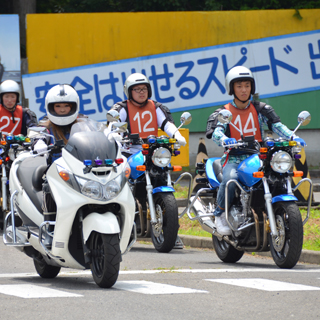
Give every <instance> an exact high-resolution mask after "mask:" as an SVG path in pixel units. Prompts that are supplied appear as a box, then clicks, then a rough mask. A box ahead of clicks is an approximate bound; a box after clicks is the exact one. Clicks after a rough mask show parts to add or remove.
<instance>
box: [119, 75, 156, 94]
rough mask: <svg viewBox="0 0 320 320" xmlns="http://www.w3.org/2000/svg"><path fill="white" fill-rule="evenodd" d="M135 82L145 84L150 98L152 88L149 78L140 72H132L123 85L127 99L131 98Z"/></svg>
mask: <svg viewBox="0 0 320 320" xmlns="http://www.w3.org/2000/svg"><path fill="white" fill-rule="evenodd" d="M137 84H145V85H146V86H147V88H148V98H151V96H152V90H151V86H150V82H149V79H148V78H147V77H146V76H145V75H143V74H142V73H133V74H131V75H130V76H129V77H128V78H127V80H126V82H125V83H124V86H123V91H124V93H125V94H126V96H127V97H128V99H132V89H133V86H135V85H137Z"/></svg>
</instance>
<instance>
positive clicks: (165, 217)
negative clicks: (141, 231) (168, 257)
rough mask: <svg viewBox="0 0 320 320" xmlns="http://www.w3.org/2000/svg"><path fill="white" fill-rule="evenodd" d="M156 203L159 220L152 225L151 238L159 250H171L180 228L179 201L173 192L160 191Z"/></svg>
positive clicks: (157, 218) (155, 199) (156, 196)
mask: <svg viewBox="0 0 320 320" xmlns="http://www.w3.org/2000/svg"><path fill="white" fill-rule="evenodd" d="M154 204H155V212H156V220H157V222H156V224H154V225H153V226H152V230H151V239H152V242H153V245H154V247H155V248H156V250H157V251H159V252H170V251H171V250H172V249H173V247H174V245H175V242H176V239H177V235H178V229H179V221H178V206H177V201H176V199H175V197H174V195H173V194H172V193H158V194H156V195H155V197H154Z"/></svg>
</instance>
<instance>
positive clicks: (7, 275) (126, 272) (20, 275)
mask: <svg viewBox="0 0 320 320" xmlns="http://www.w3.org/2000/svg"><path fill="white" fill-rule="evenodd" d="M246 272H249V273H254V272H257V273H320V269H303V270H302V269H280V268H279V269H276V268H275V269H266V268H239V269H238V268H235V269H159V270H158V269H157V270H123V271H120V274H121V275H129V274H156V273H246ZM88 275H89V276H91V271H90V270H84V271H83V270H74V271H68V272H60V273H59V275H58V277H62V276H65V277H72V276H73V277H79V276H88ZM26 277H38V274H37V273H3V274H0V278H11V279H12V278H26Z"/></svg>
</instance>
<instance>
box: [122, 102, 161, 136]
mask: <svg viewBox="0 0 320 320" xmlns="http://www.w3.org/2000/svg"><path fill="white" fill-rule="evenodd" d="M127 106H128V116H129V122H130V128H131V133H139V136H140V138H142V139H145V138H147V137H148V136H150V135H155V136H158V122H157V113H156V106H155V105H154V102H153V101H152V100H148V103H147V104H146V105H145V106H144V107H136V106H134V105H133V104H132V103H131V102H130V101H129V100H128V101H127Z"/></svg>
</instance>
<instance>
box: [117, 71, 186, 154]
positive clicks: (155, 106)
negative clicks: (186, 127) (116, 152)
mask: <svg viewBox="0 0 320 320" xmlns="http://www.w3.org/2000/svg"><path fill="white" fill-rule="evenodd" d="M123 90H124V93H125V94H126V96H127V97H128V99H127V100H125V101H122V102H118V103H116V104H115V105H114V106H113V107H112V109H115V110H117V111H118V112H119V114H120V121H125V122H127V123H128V131H129V133H138V134H139V136H140V138H142V139H145V138H147V137H148V136H149V135H155V136H158V128H161V130H163V131H164V132H165V133H167V134H168V136H169V137H170V138H171V137H172V135H173V134H174V132H175V131H176V129H177V127H176V126H175V125H174V122H173V118H172V115H171V112H170V110H169V109H168V108H167V107H165V106H164V105H162V104H161V103H159V102H157V101H154V100H151V99H150V98H151V96H152V89H151V86H150V82H149V79H148V78H147V77H146V76H145V75H143V74H141V73H133V74H131V75H130V76H129V77H128V78H127V80H126V81H125V84H124V87H123ZM146 114H148V115H147V116H145V115H146ZM175 138H176V139H177V141H178V143H180V144H181V145H182V146H185V145H186V140H185V138H184V137H183V136H182V135H181V134H180V132H179V131H178V132H176V133H175ZM139 148H140V147H139V146H133V147H132V148H130V149H128V150H126V153H129V154H134V153H135V152H137V151H138V150H139Z"/></svg>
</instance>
